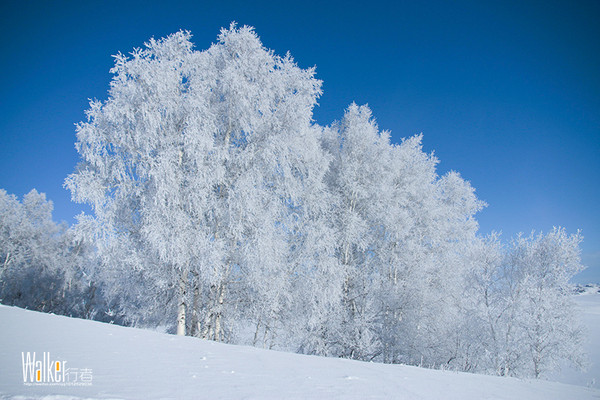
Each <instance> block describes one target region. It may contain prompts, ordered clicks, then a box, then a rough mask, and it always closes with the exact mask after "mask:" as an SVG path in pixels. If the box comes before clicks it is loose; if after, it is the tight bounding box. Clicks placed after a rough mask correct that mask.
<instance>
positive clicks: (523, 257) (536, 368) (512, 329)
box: [465, 228, 585, 378]
mask: <svg viewBox="0 0 600 400" xmlns="http://www.w3.org/2000/svg"><path fill="white" fill-rule="evenodd" d="M581 240H582V237H581V235H580V234H579V233H577V234H574V235H567V234H566V232H565V230H564V229H559V228H555V229H554V230H552V231H551V232H549V233H548V234H546V235H543V234H539V235H537V236H534V235H533V233H532V234H531V235H530V236H528V237H525V236H523V235H519V236H517V237H516V238H515V239H513V240H512V242H511V244H510V246H508V247H506V248H503V247H502V246H501V244H500V241H499V238H498V236H497V235H492V236H491V237H489V238H487V239H486V240H482V241H481V242H480V244H479V246H477V248H476V249H475V251H473V252H472V253H471V254H472V256H473V258H472V260H473V261H474V264H473V265H474V267H475V269H474V270H473V274H472V275H471V277H472V280H471V285H470V286H469V287H468V288H467V289H468V293H467V295H466V296H465V304H470V306H469V307H468V308H465V310H466V311H467V312H468V314H469V315H470V316H471V332H476V333H477V336H476V337H474V338H471V344H472V345H473V346H476V347H477V348H478V349H479V359H478V360H476V364H477V366H478V368H477V369H478V370H480V371H484V372H489V373H494V374H498V375H508V376H532V377H536V378H538V377H540V376H542V375H544V374H545V373H547V372H549V371H552V370H554V369H556V368H557V367H558V366H559V365H558V362H559V360H568V361H570V362H571V363H573V364H574V365H575V366H578V367H581V366H583V365H584V364H585V357H584V356H583V354H582V352H581V341H582V328H581V325H580V323H579V321H578V320H577V317H576V312H575V306H574V303H573V301H572V299H571V292H572V291H571V286H570V283H569V280H570V279H571V277H572V276H573V275H574V274H576V273H577V272H579V271H581V270H582V269H583V267H582V266H581V263H580V250H579V243H580V242H581Z"/></svg>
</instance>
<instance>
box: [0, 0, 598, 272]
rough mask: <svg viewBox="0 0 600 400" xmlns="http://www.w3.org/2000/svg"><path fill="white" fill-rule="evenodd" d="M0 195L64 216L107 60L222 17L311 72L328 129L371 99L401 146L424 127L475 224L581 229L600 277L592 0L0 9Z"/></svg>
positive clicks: (587, 258) (214, 25)
mask: <svg viewBox="0 0 600 400" xmlns="http://www.w3.org/2000/svg"><path fill="white" fill-rule="evenodd" d="M0 15H1V16H2V24H0V37H1V38H2V43H1V44H0V46H1V51H0V76H1V77H2V84H1V85H0V139H1V146H0V188H3V189H5V190H6V191H8V192H9V193H14V194H16V195H17V196H22V195H23V194H24V193H26V192H28V191H29V190H30V189H32V188H36V189H37V190H38V191H41V192H45V193H46V194H47V196H48V198H49V199H51V200H53V201H54V204H55V219H57V220H65V221H67V222H69V223H72V222H73V217H74V216H75V215H76V214H78V213H79V212H80V211H81V210H82V209H84V207H82V206H81V205H77V204H74V203H71V201H70V193H69V192H68V191H66V190H65V189H63V187H62V184H63V181H64V179H65V177H66V176H67V174H69V173H70V172H72V171H73V169H74V167H75V165H76V163H77V160H78V156H77V153H76V152H75V150H74V147H73V144H74V142H75V129H74V123H76V122H78V121H80V120H83V119H84V110H85V109H86V108H87V106H88V98H97V99H102V100H103V99H106V96H107V90H108V85H109V81H110V79H111V76H110V74H109V72H108V71H109V69H110V68H111V66H112V64H113V59H112V57H111V55H112V54H116V53H117V52H118V51H121V52H129V51H131V50H132V49H133V48H134V47H140V46H142V45H143V43H144V42H145V41H147V40H148V39H149V38H150V37H152V36H154V37H156V38H159V37H162V36H165V35H167V34H169V33H172V32H175V31H177V30H179V29H187V30H190V31H191V32H192V34H193V35H194V38H193V41H194V42H195V43H196V47H197V48H199V49H204V48H207V47H208V46H209V45H210V44H211V43H212V42H214V41H215V39H216V36H217V34H218V32H219V29H220V28H221V27H224V26H225V27H227V26H229V23H230V22H231V21H234V20H235V21H237V22H238V23H240V24H247V25H252V26H254V27H256V31H257V33H258V34H259V36H260V37H261V39H262V41H263V43H264V44H265V46H266V47H269V48H271V49H273V50H275V52H276V53H278V54H281V55H283V54H285V52H286V51H288V50H289V51H290V52H291V54H292V55H293V56H294V58H295V59H296V60H297V62H298V64H299V65H300V66H302V67H310V66H313V65H316V66H317V76H318V78H320V79H322V80H323V81H324V85H323V89H324V94H323V96H322V97H321V99H320V101H319V103H320V106H319V107H318V108H317V109H316V110H315V120H316V121H317V122H318V123H320V124H323V125H326V124H329V123H331V122H332V121H333V120H335V119H339V118H341V116H342V115H343V111H344V108H345V107H347V106H348V104H350V103H351V102H352V101H355V102H357V103H359V104H363V103H368V104H369V105H370V107H371V108H372V110H373V113H374V116H375V117H376V119H377V121H378V124H379V126H380V128H382V129H387V130H390V131H391V132H392V139H393V140H394V141H396V142H398V141H400V139H401V138H402V137H406V136H411V135H413V134H416V133H420V132H423V134H424V146H425V149H426V150H427V151H433V150H435V153H436V155H437V156H438V157H439V158H440V160H441V163H440V166H439V170H440V172H441V173H443V172H445V171H448V170H451V169H453V170H456V171H459V172H460V173H461V174H462V175H463V177H465V178H466V179H468V180H470V181H471V183H472V185H473V186H474V187H475V188H476V189H477V193H478V195H479V197H480V198H481V199H483V200H485V201H486V202H487V203H488V204H489V206H488V207H487V208H486V209H485V210H484V211H482V212H481V213H480V214H479V217H478V220H479V222H480V231H481V232H482V233H483V234H485V233H488V232H490V231H492V230H497V231H502V232H503V237H504V238H505V239H508V238H509V237H510V236H511V235H514V234H515V233H517V232H520V231H523V232H526V233H529V232H531V230H532V229H535V230H536V231H540V230H542V231H548V230H550V229H552V227H553V226H564V227H565V228H566V229H567V230H568V231H569V232H575V231H576V230H577V229H581V230H582V231H583V235H584V236H585V241H584V243H583V245H582V248H583V261H584V264H586V265H588V266H589V268H588V270H587V271H585V272H583V273H582V274H580V275H579V276H578V277H577V278H576V279H575V280H576V281H577V282H588V281H596V282H598V281H600V212H599V211H598V203H599V198H600V186H599V184H600V156H599V155H600V44H599V43H600V23H598V21H599V20H600V2H598V1H593V0H592V1H483V2H482V1H452V2H448V1H440V2H437V1H429V2H415V1H397V2H379V1H367V2H364V1H362V2H352V1H343V2H311V1H302V2H293V3H292V2H284V1H280V2H272V3H269V2H256V1H240V2H227V1H225V2H223V1H212V2H201V1H189V2H182V1H169V2H167V1H162V2H153V1H139V2H126V1H101V2H100V1H97V2H91V1H77V2H75V1H53V2H51V1H7V0H3V1H2V2H0Z"/></svg>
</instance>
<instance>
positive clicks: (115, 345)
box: [0, 296, 600, 400]
mask: <svg viewBox="0 0 600 400" xmlns="http://www.w3.org/2000/svg"><path fill="white" fill-rule="evenodd" d="M598 298H600V296H598ZM578 301H580V300H578ZM581 301H583V300H581ZM585 301H587V300H585ZM599 304H600V303H595V305H594V310H596V312H597V311H598V308H597V306H598V305H599ZM590 315H591V314H590ZM593 315H596V318H597V317H598V314H593ZM596 321H597V319H596ZM595 326H596V325H595ZM0 327H1V329H0V398H11V399H30V398H44V399H46V400H66V399H79V398H86V399H89V398H93V399H241V398H244V399H284V398H285V399H442V398H443V399H544V400H546V399H575V398H577V399H592V398H596V399H598V398H600V391H599V390H597V389H594V388H587V387H583V386H573V385H567V384H563V383H556V382H548V381H539V380H538V381H535V380H520V379H513V378H500V377H493V376H485V375H474V374H466V373H456V372H450V371H434V370H428V369H423V368H417V367H409V366H403V365H384V364H375V363H365V362H358V361H351V360H344V359H334V358H322V357H314V356H304V355H298V354H290V353H282V352H275V351H268V350H262V349H256V348H251V347H244V346H232V345H225V344H220V343H215V342H209V341H204V340H199V339H195V338H191V337H177V336H172V335H166V334H161V333H156V332H152V331H147V330H140V329H134V328H124V327H120V326H114V325H109V324H102V323H99V322H94V321H86V320H80V319H72V318H66V317H62V316H56V315H48V314H42V313H37V312H32V311H27V310H22V309H19V308H14V307H6V306H0ZM596 351H597V348H596ZM27 352H29V354H30V356H31V357H32V356H33V352H35V353H36V360H37V359H40V358H42V357H43V355H44V352H49V353H50V354H49V356H48V359H49V360H52V364H51V365H50V367H51V368H55V365H56V361H58V362H59V363H60V364H59V372H56V371H55V372H54V375H53V376H54V377H55V379H56V377H60V378H61V379H62V376H65V379H68V380H69V385H67V386H61V385H56V384H54V385H51V384H47V382H48V381H47V379H48V377H47V376H45V375H44V373H43V372H42V374H41V380H45V382H46V384H43V385H26V384H24V382H23V374H24V372H23V365H22V364H23V354H22V353H24V354H25V361H26V354H27ZM597 356H598V353H597V352H596V353H594V354H593V357H597ZM65 361H66V363H64V362H65ZM46 364H49V362H48V363H46ZM46 364H45V366H44V368H45V367H46ZM39 365H41V363H40V364H39ZM39 365H38V366H39ZM27 371H28V370H26V373H27ZM62 371H65V374H64V375H62V374H61V373H62ZM596 371H597V370H596ZM34 373H35V368H34ZM27 379H28V380H29V379H30V376H29V375H28V376H27ZM34 379H35V378H34ZM90 380H91V385H87V384H88V383H89V381H90ZM82 384H84V385H82Z"/></svg>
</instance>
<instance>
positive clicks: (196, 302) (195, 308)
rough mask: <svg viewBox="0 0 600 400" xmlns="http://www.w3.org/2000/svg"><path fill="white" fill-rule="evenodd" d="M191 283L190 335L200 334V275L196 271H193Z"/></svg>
mask: <svg viewBox="0 0 600 400" xmlns="http://www.w3.org/2000/svg"><path fill="white" fill-rule="evenodd" d="M192 276H193V283H192V284H193V285H194V292H193V296H194V299H193V301H192V324H191V332H190V334H191V335H192V336H200V277H199V276H198V274H197V273H193V274H192Z"/></svg>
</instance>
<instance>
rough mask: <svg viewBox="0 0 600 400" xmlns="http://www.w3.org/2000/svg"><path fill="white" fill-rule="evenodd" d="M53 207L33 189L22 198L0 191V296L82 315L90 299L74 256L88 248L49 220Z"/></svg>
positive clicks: (9, 301) (82, 267) (82, 268)
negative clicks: (20, 199)
mask: <svg viewBox="0 0 600 400" xmlns="http://www.w3.org/2000/svg"><path fill="white" fill-rule="evenodd" d="M52 209H53V205H52V202H51V201H48V200H46V196H45V194H43V193H38V192H37V191H36V190H35V189H33V190H31V191H30V192H29V193H27V194H26V195H25V196H24V197H23V201H22V202H19V200H18V199H17V198H16V197H15V196H14V195H9V194H7V193H6V191H4V190H0V259H1V262H2V264H1V265H0V301H1V302H2V303H4V304H10V305H15V306H19V307H24V308H29V309H34V310H39V311H45V312H54V313H60V314H66V315H75V316H84V315H86V311H90V307H91V303H90V301H89V300H90V299H89V296H87V294H88V290H87V284H88V283H89V282H88V281H86V279H85V278H84V274H85V271H86V270H85V267H86V265H85V264H84V263H82V262H80V261H81V260H80V258H79V257H85V256H86V255H87V254H89V253H86V251H87V249H81V248H78V247H77V243H76V241H75V240H74V238H73V236H72V232H71V231H70V230H68V229H67V226H66V224H64V223H62V224H57V223H55V222H54V221H53V220H52ZM84 253H85V255H84Z"/></svg>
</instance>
